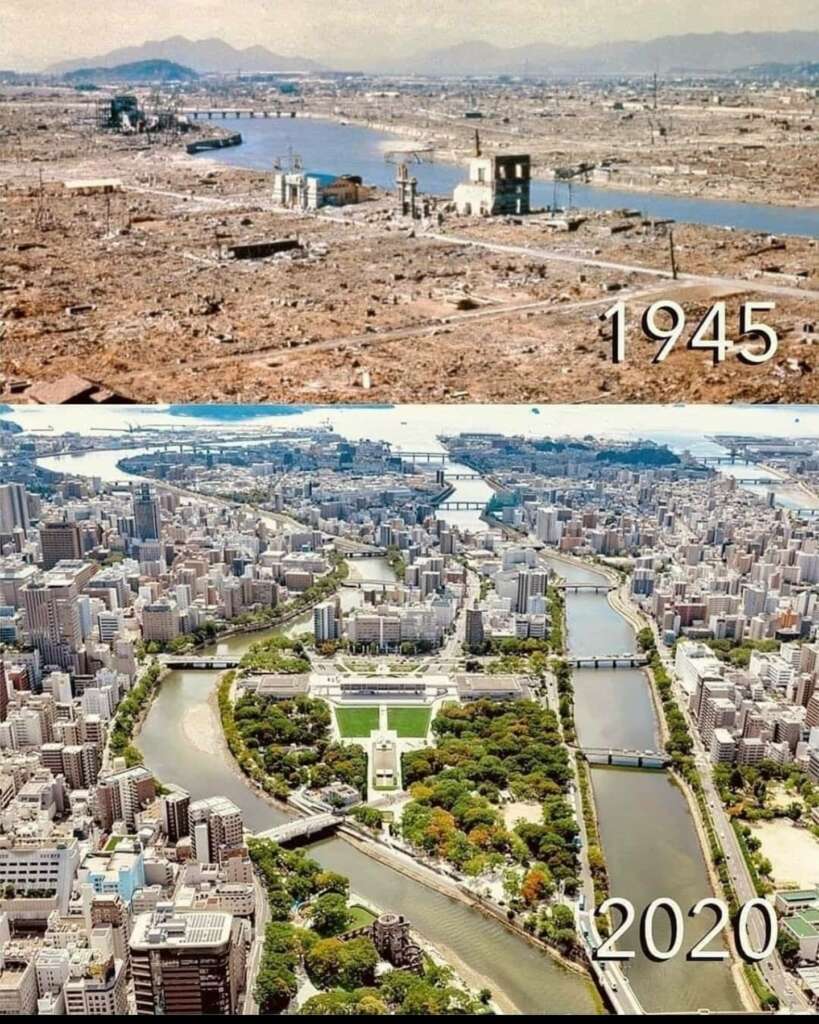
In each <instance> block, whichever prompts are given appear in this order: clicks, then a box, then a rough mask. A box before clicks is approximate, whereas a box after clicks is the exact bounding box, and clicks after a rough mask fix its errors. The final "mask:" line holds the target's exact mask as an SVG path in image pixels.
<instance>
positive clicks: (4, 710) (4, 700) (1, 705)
mask: <svg viewBox="0 0 819 1024" xmlns="http://www.w3.org/2000/svg"><path fill="white" fill-rule="evenodd" d="M8 707H9V684H8V680H7V679H6V666H5V665H4V664H3V662H2V661H0V722H5V720H6V718H7V717H8Z"/></svg>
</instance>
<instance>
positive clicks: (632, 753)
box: [576, 747, 671, 768]
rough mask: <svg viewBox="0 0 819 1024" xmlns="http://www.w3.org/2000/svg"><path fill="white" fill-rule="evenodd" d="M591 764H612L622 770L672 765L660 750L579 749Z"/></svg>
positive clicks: (666, 755) (669, 759)
mask: <svg viewBox="0 0 819 1024" xmlns="http://www.w3.org/2000/svg"><path fill="white" fill-rule="evenodd" d="M576 749H577V751H578V753H579V754H581V755H582V756H583V758H584V759H585V760H586V761H588V762H589V764H610V765H615V766H619V767H621V768H665V767H666V766H667V765H669V764H671V758H670V757H669V756H668V754H666V753H664V752H662V751H660V750H627V749H623V748H618V747H577V748H576Z"/></svg>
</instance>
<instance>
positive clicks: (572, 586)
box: [554, 583, 617, 594]
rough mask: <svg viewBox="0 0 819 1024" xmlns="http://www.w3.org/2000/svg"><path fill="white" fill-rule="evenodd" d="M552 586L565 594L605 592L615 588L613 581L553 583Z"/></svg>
mask: <svg viewBox="0 0 819 1024" xmlns="http://www.w3.org/2000/svg"><path fill="white" fill-rule="evenodd" d="M554 587H555V590H564V591H565V592H566V593H567V594H607V593H608V592H609V591H610V590H616V589H617V587H616V586H615V584H614V583H555V584H554Z"/></svg>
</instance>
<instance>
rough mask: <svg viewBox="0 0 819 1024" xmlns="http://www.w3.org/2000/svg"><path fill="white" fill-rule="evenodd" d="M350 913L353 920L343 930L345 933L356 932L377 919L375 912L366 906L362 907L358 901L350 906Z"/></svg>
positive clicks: (343, 933)
mask: <svg viewBox="0 0 819 1024" xmlns="http://www.w3.org/2000/svg"><path fill="white" fill-rule="evenodd" d="M349 909H350V915H351V918H352V920H351V921H350V923H349V924H348V925H347V927H346V928H345V929H344V931H343V932H342V935H345V934H346V933H347V932H354V931H356V930H357V929H358V928H366V927H367V925H370V924H372V923H373V921H374V920H375V914H373V912H372V911H371V910H367V908H366V907H361V906H359V905H358V904H357V903H354V904H353V905H352V906H351V907H350V908H349Z"/></svg>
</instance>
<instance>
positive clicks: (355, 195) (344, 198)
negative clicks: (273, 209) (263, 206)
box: [273, 171, 372, 210]
mask: <svg viewBox="0 0 819 1024" xmlns="http://www.w3.org/2000/svg"><path fill="white" fill-rule="evenodd" d="M371 194H372V189H371V188H369V187H368V186H367V185H364V184H363V183H362V181H361V178H359V177H357V176H356V175H353V174H342V175H337V174H319V173H314V174H312V173H307V172H305V171H290V172H288V171H277V172H276V174H275V175H274V177H273V202H274V203H275V204H276V205H277V206H284V207H286V208H287V209H288V210H318V209H320V208H321V207H322V206H349V205H351V204H355V203H361V202H363V201H364V200H365V199H369V198H370V196H371Z"/></svg>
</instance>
